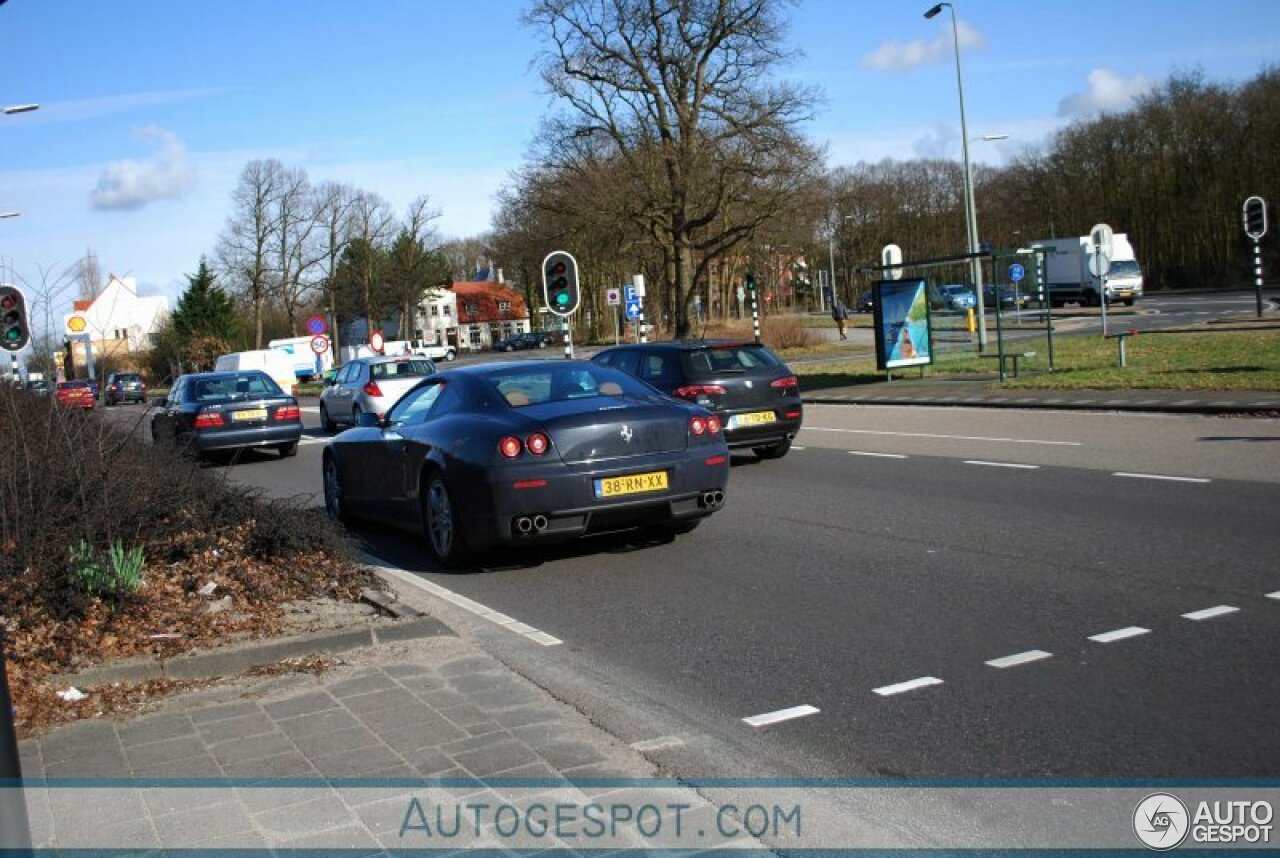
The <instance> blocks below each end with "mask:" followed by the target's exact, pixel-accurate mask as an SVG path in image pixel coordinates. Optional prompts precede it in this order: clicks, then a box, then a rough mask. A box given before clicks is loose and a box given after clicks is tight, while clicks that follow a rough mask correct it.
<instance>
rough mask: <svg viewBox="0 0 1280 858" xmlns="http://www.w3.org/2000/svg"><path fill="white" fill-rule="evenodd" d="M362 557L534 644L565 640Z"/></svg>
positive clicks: (369, 556)
mask: <svg viewBox="0 0 1280 858" xmlns="http://www.w3.org/2000/svg"><path fill="white" fill-rule="evenodd" d="M364 560H365V564H366V565H368V566H371V567H373V568H375V569H378V570H379V571H382V572H385V573H386V574H388V575H390V576H391V577H393V578H396V579H397V580H400V581H403V582H404V583H406V584H409V585H411V586H413V587H417V588H418V589H419V590H426V591H427V592H428V593H431V594H432V595H433V596H439V597H440V598H441V599H444V600H445V601H446V602H449V603H451V604H454V605H457V606H458V607H459V608H462V609H463V610H464V611H469V612H471V613H473V614H475V615H476V616H477V617H480V618H481V619H485V620H488V621H489V622H491V623H493V624H494V625H496V626H499V627H501V628H504V629H506V630H507V631H510V632H515V633H516V634H518V635H520V636H521V637H524V638H527V639H528V640H531V641H533V642H534V643H536V644H541V645H542V646H557V645H558V644H562V643H564V641H562V640H560V638H558V637H555V636H553V635H549V634H547V633H546V632H544V631H539V630H538V629H535V628H534V627H533V626H530V625H526V624H525V623H521V622H519V621H517V620H516V619H514V618H512V617H509V616H507V615H506V614H504V613H502V612H500V611H495V610H494V609H493V608H490V607H488V606H486V605H482V604H480V603H479V602H476V601H474V600H472V599H468V598H467V597H466V596H463V595H462V594H460V593H455V592H453V591H452V590H450V589H449V588H447V587H441V586H440V585H439V584H436V583H433V582H431V581H427V580H425V579H423V578H419V577H418V576H417V575H414V574H413V573H412V572H409V571H407V570H405V569H401V568H400V567H399V566H392V565H391V564H389V563H387V562H385V561H383V560H381V559H379V558H377V557H373V556H372V555H369V554H365V555H364Z"/></svg>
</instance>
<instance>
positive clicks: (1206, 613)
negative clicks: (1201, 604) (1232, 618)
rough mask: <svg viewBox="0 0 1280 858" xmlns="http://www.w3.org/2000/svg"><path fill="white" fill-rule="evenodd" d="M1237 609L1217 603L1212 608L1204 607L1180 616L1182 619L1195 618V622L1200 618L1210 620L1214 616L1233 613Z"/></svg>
mask: <svg viewBox="0 0 1280 858" xmlns="http://www.w3.org/2000/svg"><path fill="white" fill-rule="evenodd" d="M1238 610H1240V609H1239V608H1237V607H1234V606H1232V605H1217V606H1215V607H1212V608H1204V609H1203V610H1199V611H1192V612H1191V613H1189V614H1183V615H1182V618H1183V619H1184V620H1195V621H1196V622H1199V621H1200V620H1211V619H1213V618H1214V617H1221V616H1223V615H1224V614H1234V613H1235V612H1236V611H1238Z"/></svg>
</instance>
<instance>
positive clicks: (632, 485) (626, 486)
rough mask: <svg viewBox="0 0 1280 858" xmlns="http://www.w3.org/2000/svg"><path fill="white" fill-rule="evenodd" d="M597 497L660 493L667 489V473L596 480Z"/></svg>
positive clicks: (656, 472)
mask: <svg viewBox="0 0 1280 858" xmlns="http://www.w3.org/2000/svg"><path fill="white" fill-rule="evenodd" d="M595 483H596V497H598V498H615V497H618V496H619V495H638V494H643V493H644V492H660V491H664V490H666V488H667V472H666V471H654V472H652V473H648V474H628V475H627V476H625V477H606V478H604V479H602V480H596V481H595Z"/></svg>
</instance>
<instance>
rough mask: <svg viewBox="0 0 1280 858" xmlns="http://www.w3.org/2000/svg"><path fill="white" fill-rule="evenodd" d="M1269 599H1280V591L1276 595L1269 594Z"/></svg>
mask: <svg viewBox="0 0 1280 858" xmlns="http://www.w3.org/2000/svg"><path fill="white" fill-rule="evenodd" d="M1267 598H1268V599H1280V590H1276V591H1275V592H1274V593H1268V594H1267Z"/></svg>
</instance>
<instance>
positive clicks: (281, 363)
mask: <svg viewBox="0 0 1280 858" xmlns="http://www.w3.org/2000/svg"><path fill="white" fill-rule="evenodd" d="M246 369H258V370H262V371H263V372H265V373H266V374H267V375H269V376H271V379H272V380H273V381H274V382H275V383H276V384H278V385H280V389H281V390H283V391H284V392H285V393H288V394H292V393H293V386H294V385H295V384H297V383H298V376H297V375H296V374H295V373H294V370H293V358H291V357H289V355H287V354H285V353H284V352H282V351H277V350H276V349H255V350H254V351H248V352H232V353H231V354H229V355H223V356H222V357H220V358H218V362H217V363H215V364H214V365H213V371H214V372H240V371H241V370H246Z"/></svg>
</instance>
